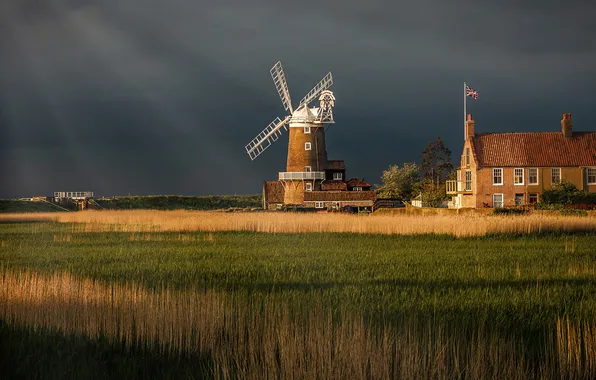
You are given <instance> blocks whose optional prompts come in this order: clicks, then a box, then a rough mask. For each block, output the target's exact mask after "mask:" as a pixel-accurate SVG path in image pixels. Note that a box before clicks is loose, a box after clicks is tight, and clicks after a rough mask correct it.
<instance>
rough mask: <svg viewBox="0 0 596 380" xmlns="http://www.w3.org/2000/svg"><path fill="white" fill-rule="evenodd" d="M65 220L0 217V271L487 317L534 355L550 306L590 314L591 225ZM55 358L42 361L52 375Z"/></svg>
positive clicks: (92, 364) (92, 354)
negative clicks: (92, 223) (336, 227)
mask: <svg viewBox="0 0 596 380" xmlns="http://www.w3.org/2000/svg"><path fill="white" fill-rule="evenodd" d="M72 231H76V228H73V225H71V224H57V223H31V224H4V225H1V224H0V273H1V272H2V271H4V270H8V269H15V268H23V269H29V270H32V271H39V272H45V273H52V272H57V271H68V272H70V273H73V274H75V275H77V276H82V277H91V278H95V279H99V280H101V281H103V282H106V283H111V282H121V283H125V282H131V281H135V282H139V283H142V284H143V285H144V286H145V287H148V288H155V289H160V288H162V286H163V285H166V286H167V287H173V288H177V289H200V290H204V289H215V290H220V291H222V292H224V293H226V294H229V295H231V296H233V297H239V298H243V299H244V298H250V299H251V300H259V299H265V298H266V297H269V296H271V295H275V299H277V300H279V301H280V302H283V303H284V304H288V305H292V308H295V309H296V310H297V311H300V310H302V311H304V310H309V309H310V308H312V307H313V306H314V305H324V308H326V310H327V311H328V312H330V313H332V314H333V315H338V316H339V315H349V314H350V313H353V314H354V315H363V316H364V317H365V320H366V323H367V324H368V325H369V326H375V325H384V326H387V325H389V326H391V325H393V326H394V327H395V328H397V329H399V328H400V323H402V321H404V320H408V319H410V320H411V319H412V316H414V318H415V319H416V318H418V320H421V321H424V320H430V321H434V322H433V323H439V324H440V325H441V326H444V328H446V329H452V330H453V331H457V332H458V333H457V334H460V336H459V338H461V334H464V335H465V336H468V335H467V334H470V335H469V337H468V338H469V339H473V334H474V331H478V329H479V328H481V329H487V328H488V329H489V330H490V331H492V332H493V333H494V332H495V331H496V332H498V334H500V336H503V337H504V338H506V339H513V340H520V341H522V342H523V344H524V347H525V348H524V349H523V352H525V354H524V355H526V356H527V359H528V360H530V361H533V360H539V358H541V357H542V355H543V345H544V342H545V339H546V338H545V336H552V331H553V328H554V325H555V323H556V321H557V318H560V317H569V318H570V319H571V320H573V321H588V322H590V321H594V320H595V319H596V281H595V280H596V249H594V247H596V234H583V235H563V234H561V235H544V234H542V235H519V236H512V235H492V236H485V237H480V238H454V237H451V236H438V235H418V236H398V235H395V236H390V235H364V234H359V235H355V234H333V233H324V234H263V233H250V232H218V233H204V232H155V233H153V232H152V233H77V232H74V233H73V232H72ZM269 299H270V298H269ZM255 304H257V305H258V302H256V303H255ZM11 337H15V338H14V339H13V338H11ZM466 339H467V338H466ZM548 339H551V338H548ZM19 341H22V343H18V344H17V343H15V342H19ZM38 341H39V342H40V343H38ZM0 342H3V344H7V345H8V347H12V346H13V345H16V346H17V347H16V348H15V347H12V348H9V349H11V350H17V351H16V352H17V353H16V354H15V355H16V356H13V357H14V358H17V359H18V358H22V357H28V356H27V355H28V354H26V352H28V351H27V350H33V351H35V352H32V353H31V355H33V356H35V355H41V357H45V356H44V355H46V356H47V358H49V359H47V360H50V362H51V361H52V360H57V361H63V359H61V357H60V355H59V354H57V353H44V352H45V351H44V352H40V351H39V350H40V349H38V348H37V347H38V346H41V347H49V346H51V345H53V344H54V342H62V343H60V344H61V345H64V347H66V349H68V350H72V352H80V351H81V350H82V352H83V354H81V355H82V357H83V358H84V357H86V356H88V358H87V359H80V358H77V357H76V356H75V359H76V360H86V361H88V362H85V363H86V364H85V366H86V368H90V369H91V370H94V368H98V370H102V371H103V369H101V368H103V367H101V366H100V367H97V366H98V365H99V364H97V363H96V361H97V360H99V363H100V364H101V363H103V364H105V363H104V362H102V361H101V360H102V359H101V358H103V357H104V356H105V357H107V358H111V359H106V360H114V359H113V358H114V357H118V356H119V355H120V353H119V351H118V348H117V347H114V346H113V344H112V345H110V344H108V343H105V342H102V341H86V340H85V339H83V338H81V337H72V336H63V335H59V334H58V335H55V334H54V333H47V332H44V333H39V332H37V333H36V332H35V331H31V330H27V329H22V328H17V327H15V326H9V327H4V328H3V329H0ZM19 347H20V348H19ZM73 347H75V348H76V347H80V348H81V347H82V348H81V349H80V350H79V349H78V348H76V349H75V348H73ZM19 349H20V351H18V350H19ZM19 352H20V353H19ZM64 355H66V356H67V357H68V354H64ZM151 355H157V354H156V353H152V352H145V351H143V350H141V349H139V350H137V351H134V350H133V351H132V353H131V354H130V355H129V356H123V359H122V360H123V361H124V362H126V363H128V364H122V368H121V369H122V371H132V372H130V373H132V376H133V377H134V376H142V374H140V372H135V371H141V370H140V369H139V368H148V367H147V366H149V364H148V362H145V361H143V360H145V358H146V357H147V356H149V357H151ZM162 359H163V360H162V361H159V360H158V358H157V357H156V358H155V360H151V361H152V363H154V364H152V365H155V366H161V365H163V367H159V368H161V369H159V368H158V369H156V371H158V372H156V373H158V374H159V373H161V372H159V371H165V372H164V373H165V374H166V375H168V374H169V372H168V371H174V369H173V368H175V367H176V366H177V367H178V369H177V370H176V371H182V372H176V373H173V372H172V375H176V376H177V375H182V376H185V375H184V374H185V373H190V372H189V371H195V370H196V368H197V367H196V363H194V364H193V363H190V362H184V363H179V362H176V363H177V364H172V363H174V362H172V361H171V360H175V359H172V358H162ZM15 360H16V359H15ZM44 360H45V359H44ZM179 360H183V359H179ZM184 360H186V359H184ZM197 360H198V359H197ZM205 360H207V359H205ZM40 363H41V364H40V366H41V367H40V366H37V367H35V366H34V367H35V368H36V370H39V368H45V367H43V366H44V365H46V364H43V363H46V362H45V361H43V360H42V361H41V362H40ZM48 363H49V362H48ZM160 363H161V364H160ZM206 363H207V364H208V360H207V362H206ZM9 364H10V362H9V361H5V362H4V365H8V366H9ZM103 364H102V365H103ZM4 365H0V367H3V366H4ZM118 365H119V364H117V363H116V364H114V363H112V364H109V368H116V369H117V368H119V367H118ZM114 366H116V367H114ZM156 368H157V367H156ZM63 370H64V367H59V370H57V371H54V372H52V371H50V373H53V374H56V376H57V377H60V376H59V375H60V373H62V372H60V371H63ZM118 371H119V370H117V371H116V372H114V373H117V374H122V373H123V372H118ZM184 371H187V372H184ZM40 373H41V372H40ZM100 373H105V372H100ZM110 373H111V372H110ZM110 373H108V375H110ZM193 373H194V372H193ZM166 375H164V376H166ZM114 376H116V375H114ZM157 376H159V375H157ZM185 377H186V376H185Z"/></svg>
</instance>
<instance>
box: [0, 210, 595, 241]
mask: <svg viewBox="0 0 596 380" xmlns="http://www.w3.org/2000/svg"><path fill="white" fill-rule="evenodd" d="M26 221H47V222H60V223H76V224H79V225H78V226H74V225H73V232H113V231H117V232H157V231H256V232H267V233H311V232H347V233H367V234H402V235H409V234H449V235H454V236H482V235H486V234H499V233H512V234H530V233H550V232H593V231H596V218H594V217H581V216H545V215H522V216H490V217H489V216H480V215H477V216H475V215H453V216H444V215H425V216H414V215H393V216H392V215H370V216H358V215H346V214H304V213H263V212H258V213H257V212H255V213H224V212H209V211H146V210H144V211H135V210H132V211H99V212H98V211H87V212H78V213H39V214H4V215H0V222H26Z"/></svg>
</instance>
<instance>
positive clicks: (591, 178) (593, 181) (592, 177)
mask: <svg viewBox="0 0 596 380" xmlns="http://www.w3.org/2000/svg"><path fill="white" fill-rule="evenodd" d="M586 171H587V172H588V173H587V174H588V175H587V177H588V185H596V168H588V169H586Z"/></svg>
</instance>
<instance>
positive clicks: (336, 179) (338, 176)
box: [333, 173, 343, 181]
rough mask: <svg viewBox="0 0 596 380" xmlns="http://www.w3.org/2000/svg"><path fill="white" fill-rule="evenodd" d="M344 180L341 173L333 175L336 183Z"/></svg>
mask: <svg viewBox="0 0 596 380" xmlns="http://www.w3.org/2000/svg"><path fill="white" fill-rule="evenodd" d="M342 178H343V176H342V174H341V173H333V180H334V181H341V180H342Z"/></svg>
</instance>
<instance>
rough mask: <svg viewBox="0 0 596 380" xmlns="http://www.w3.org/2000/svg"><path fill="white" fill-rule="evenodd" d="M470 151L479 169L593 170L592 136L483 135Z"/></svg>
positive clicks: (595, 142) (594, 144)
mask: <svg viewBox="0 0 596 380" xmlns="http://www.w3.org/2000/svg"><path fill="white" fill-rule="evenodd" d="M473 151H474V155H475V157H476V159H477V162H478V165H479V166H490V167H495V166H511V167H515V166H538V167H541V166H542V167H545V166H561V167H565V166H567V167H569V166H572V167H577V166H596V132H573V136H572V137H570V138H565V137H564V136H563V134H562V133H561V132H518V133H486V134H480V135H476V136H474V138H473Z"/></svg>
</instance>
